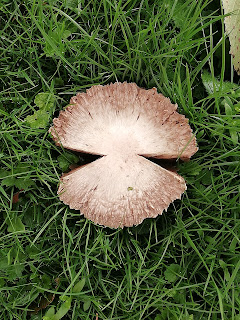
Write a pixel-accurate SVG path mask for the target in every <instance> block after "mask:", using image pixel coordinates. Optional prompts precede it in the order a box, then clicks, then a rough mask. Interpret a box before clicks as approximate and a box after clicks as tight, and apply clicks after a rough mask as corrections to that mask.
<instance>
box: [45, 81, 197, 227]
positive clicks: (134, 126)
mask: <svg viewBox="0 0 240 320" xmlns="http://www.w3.org/2000/svg"><path fill="white" fill-rule="evenodd" d="M176 110H177V105H176V104H175V105H174V104H172V103H171V102H170V100H169V99H168V98H166V97H164V96H163V95H162V94H159V93H157V90H156V89H155V88H153V89H150V90H145V89H142V88H139V87H138V86H137V85H136V84H135V83H126V82H124V83H114V84H110V85H106V86H101V85H97V86H94V87H92V88H90V89H88V90H87V92H86V93H78V94H77V95H76V96H75V97H72V98H71V100H70V105H69V106H68V107H67V108H66V109H65V110H64V111H61V112H60V115H59V117H58V118H56V119H54V120H53V123H54V126H53V127H51V128H50V130H49V131H50V132H51V134H52V136H53V139H54V141H55V142H56V144H57V145H62V146H63V147H65V148H67V149H70V150H75V151H79V152H86V153H92V154H97V155H101V156H103V157H102V158H100V159H98V160H96V161H94V162H92V163H90V164H88V165H85V166H82V167H80V168H78V169H75V170H73V171H71V172H70V173H68V174H64V175H63V176H62V178H61V183H60V187H59V190H58V193H59V196H60V199H61V200H62V201H63V202H64V203H65V204H68V205H69V206H70V208H73V209H76V210H80V212H81V213H82V214H84V215H85V216H86V217H87V218H88V219H90V220H92V221H94V222H95V223H98V224H101V225H105V226H109V227H113V228H117V227H124V226H132V225H136V224H139V223H141V222H142V220H143V219H144V218H147V217H156V216H157V215H159V214H161V213H162V212H163V210H166V209H167V208H168V206H169V204H170V203H171V202H172V201H174V200H175V199H180V198H181V194H182V193H183V192H184V190H185V189H186V185H185V182H184V179H183V178H182V177H180V176H179V175H178V174H177V173H174V172H171V171H169V170H166V169H164V168H162V167H160V166H158V165H156V164H154V163H152V162H151V161H149V160H147V159H145V158H144V157H154V158H160V159H177V158H180V159H182V160H188V159H190V157H191V156H192V155H193V154H194V153H195V152H196V151H197V150H198V148H197V145H196V139H195V137H194V135H193V133H192V130H191V128H190V126H189V125H188V119H186V118H185V117H184V116H183V115H180V114H179V113H178V112H177V111H176ZM143 156H144V157H143Z"/></svg>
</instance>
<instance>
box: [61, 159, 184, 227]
mask: <svg viewBox="0 0 240 320" xmlns="http://www.w3.org/2000/svg"><path fill="white" fill-rule="evenodd" d="M185 190H186V185H185V181H184V179H183V178H182V177H181V176H179V175H178V174H177V173H174V172H172V171H169V170H166V169H164V168H162V167H160V166H159V165H157V164H155V163H153V162H151V161H149V160H147V159H145V158H144V157H142V156H138V155H132V156H130V157H123V158H120V157H117V156H115V155H113V156H112V155H109V156H104V157H102V158H99V159H97V160H96V161H94V162H92V163H90V164H87V165H85V166H82V167H80V168H78V169H75V170H72V171H71V172H70V173H68V174H65V175H63V176H62V178H61V183H60V187H59V190H58V193H59V196H60V199H61V200H62V201H63V202H64V203H67V204H68V205H69V206H70V208H71V209H76V210H80V212H81V213H84V216H85V217H86V218H88V219H89V220H92V221H94V222H95V223H98V224H101V225H105V226H108V227H112V228H117V227H124V226H127V227H130V226H133V225H137V224H140V223H141V222H142V221H143V220H144V219H145V218H154V217H156V216H157V215H159V214H161V213H162V212H163V210H166V209H167V208H168V206H169V204H170V203H171V202H172V201H173V200H175V199H180V198H181V194H182V193H183V192H184V191H185Z"/></svg>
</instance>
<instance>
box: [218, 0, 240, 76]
mask: <svg viewBox="0 0 240 320" xmlns="http://www.w3.org/2000/svg"><path fill="white" fill-rule="evenodd" d="M222 3H223V9H224V14H226V15H227V14H230V15H228V16H226V17H225V19H224V23H225V28H226V32H227V34H228V36H229V40H230V45H231V50H230V53H231V55H232V57H233V65H234V68H235V70H236V71H237V73H238V74H239V75H240V1H239V0H238V1H236V0H222Z"/></svg>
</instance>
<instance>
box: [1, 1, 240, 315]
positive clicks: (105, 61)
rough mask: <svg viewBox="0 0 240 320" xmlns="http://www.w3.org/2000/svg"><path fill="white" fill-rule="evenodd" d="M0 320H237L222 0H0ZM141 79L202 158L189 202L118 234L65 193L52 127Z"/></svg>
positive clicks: (231, 83) (232, 117) (66, 163)
mask: <svg viewBox="0 0 240 320" xmlns="http://www.w3.org/2000/svg"><path fill="white" fill-rule="evenodd" d="M0 62H1V63H0V124H1V126H0V128H1V129H0V212H1V213H0V218H1V219H0V319H19V320H24V319H31V320H37V319H39V320H40V319H43V320H58V319H74V320H78V319H79V320H85V319H90V320H104V319H105V320H110V319H113V320H120V319H124V320H127V319H133V320H139V319H142V320H143V319H145V320H167V319H171V320H178V319H182V320H200V319H202V320H215V319H221V320H239V319H240V220H239V218H240V197H239V194H240V187H239V174H240V161H239V159H240V148H239V141H238V139H239V132H240V119H239V115H240V87H239V86H238V83H239V76H238V75H237V73H236V72H235V71H234V70H233V66H232V61H231V56H230V55H229V40H228V37H227V35H226V34H225V29H224V16H223V10H222V8H221V1H220V0H155V1H154V0H141V1H140V0H128V1H127V0H119V1H117V0H88V1H86V0H63V1H60V0H46V1H42V0H41V1H40V0H26V1H20V0H11V1H10V0H1V2H0ZM116 81H119V82H123V81H127V82H136V83H137V85H138V86H140V87H143V88H146V89H150V88H152V87H156V88H157V90H158V92H159V93H162V94H164V95H165V96H167V97H169V98H170V100H171V101H172V102H173V103H177V104H178V110H179V113H181V114H184V115H185V116H186V117H187V118H188V119H189V124H190V126H191V128H192V130H193V132H194V134H195V135H196V138H197V143H198V147H199V150H198V152H197V153H196V154H195V155H194V156H193V157H192V158H191V160H190V161H189V162H185V163H183V162H181V161H178V162H177V164H176V165H177V166H178V168H179V171H178V172H179V174H181V175H182V176H183V177H184V179H185V180H186V182H187V191H186V192H185V193H184V195H183V196H182V199H181V200H177V201H175V202H174V203H173V204H171V205H170V207H169V209H168V211H167V212H164V213H163V215H161V216H158V217H157V218H156V219H146V220H144V222H143V223H142V224H140V225H138V226H136V227H131V228H123V229H110V228H104V227H103V226H98V225H95V224H94V223H92V222H91V221H88V220H87V219H86V218H84V216H83V215H80V214H79V212H78V211H74V210H71V209H69V207H68V206H67V205H64V204H63V203H62V202H61V201H60V200H59V198H58V196H57V189H58V183H59V177H60V176H61V175H62V172H68V171H69V167H70V166H72V165H74V164H77V165H82V164H85V163H88V162H90V161H93V160H94V159H95V158H94V157H90V156H86V155H84V154H80V155H79V154H77V153H76V152H75V153H74V152H71V151H67V150H66V149H63V148H61V147H57V146H56V145H55V143H54V141H53V140H52V138H51V135H50V134H49V133H48V130H49V128H50V127H51V125H52V119H53V118H54V117H57V116H58V114H59V111H60V110H62V109H64V108H65V107H66V106H67V105H68V103H69V100H70V98H71V97H72V96H73V95H75V94H76V92H85V90H86V89H88V88H90V87H91V86H93V85H96V84H102V85H105V84H109V83H111V82H116Z"/></svg>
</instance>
